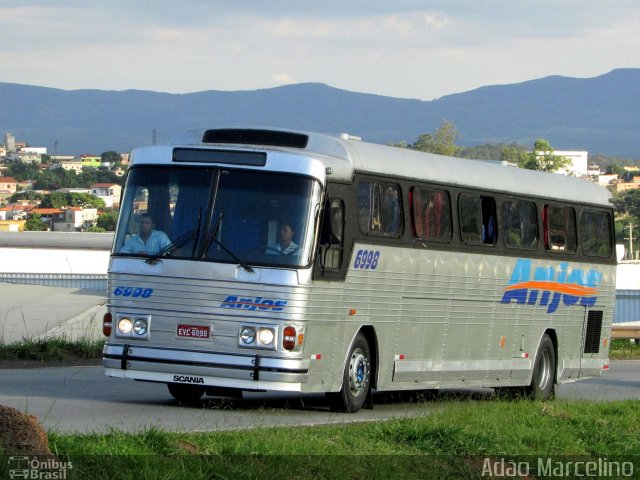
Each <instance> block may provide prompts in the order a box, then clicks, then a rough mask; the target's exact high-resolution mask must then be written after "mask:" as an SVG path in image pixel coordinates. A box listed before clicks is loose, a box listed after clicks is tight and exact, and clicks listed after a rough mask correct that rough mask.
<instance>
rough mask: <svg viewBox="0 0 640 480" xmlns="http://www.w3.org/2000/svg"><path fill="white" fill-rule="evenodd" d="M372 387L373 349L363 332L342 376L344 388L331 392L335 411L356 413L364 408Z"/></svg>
mask: <svg viewBox="0 0 640 480" xmlns="http://www.w3.org/2000/svg"><path fill="white" fill-rule="evenodd" d="M370 389H371V350H370V348H369V343H368V342H367V339H366V338H365V336H364V335H363V334H362V333H358V335H356V338H355V340H354V341H353V344H352V345H351V348H350V349H349V355H348V357H347V361H346V364H345V366H344V373H343V376H342V389H341V390H340V391H339V392H337V393H330V394H329V399H330V403H331V408H332V410H334V411H340V412H346V413H354V412H357V411H358V410H360V409H361V408H362V406H363V405H364V403H365V401H366V400H367V396H368V395H369V393H370Z"/></svg>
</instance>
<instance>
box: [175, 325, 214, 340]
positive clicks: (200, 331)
mask: <svg viewBox="0 0 640 480" xmlns="http://www.w3.org/2000/svg"><path fill="white" fill-rule="evenodd" d="M177 334H178V336H179V337H186V338H209V335H210V330H209V327H203V326H201V325H178V330H177Z"/></svg>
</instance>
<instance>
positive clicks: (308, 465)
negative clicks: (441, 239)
mask: <svg viewBox="0 0 640 480" xmlns="http://www.w3.org/2000/svg"><path fill="white" fill-rule="evenodd" d="M212 414H214V412H212ZM347 418H348V417H345V419H347ZM49 439H50V445H51V448H52V450H53V451H54V453H55V454H56V455H57V457H58V458H59V459H60V460H65V459H66V460H69V461H71V462H72V463H73V465H74V467H73V470H72V471H71V472H69V473H72V474H73V475H72V476H70V477H69V478H87V479H94V478H96V479H102V478H104V479H107V478H118V479H120V478H131V479H134V478H135V479H137V478H166V479H174V478H175V479H180V478H221V479H227V478H228V479H231V478H233V479H237V478H240V479H243V478H247V479H248V478H267V479H269V478H278V479H289V478H291V479H301V480H302V479H315V478H321V479H334V478H335V479H345V478H349V479H384V480H389V479H395V478H408V479H413V478H480V472H481V470H482V468H483V465H484V462H485V459H487V458H488V459H498V460H499V459H500V458H506V459H507V460H509V459H512V458H516V459H519V460H518V461H521V460H526V459H531V458H532V457H543V458H547V457H551V458H554V459H563V460H564V461H566V460H567V458H569V457H580V458H582V459H598V458H602V457H607V458H608V459H609V460H612V459H615V458H619V456H623V455H626V456H627V457H625V458H624V460H625V461H635V462H636V466H637V470H636V471H640V409H639V408H638V407H637V402H635V401H616V402H607V403H595V402H586V401H585V402H576V401H557V402H547V403H541V402H529V401H524V400H520V401H512V402H510V401H496V400H491V401H472V400H469V401H446V400H445V401H438V402H436V403H435V404H434V403H433V402H429V403H426V404H425V414H424V415H423V416H421V417H418V418H412V419H402V420H390V421H379V422H372V423H364V424H363V423H357V424H344V425H330V426H316V427H297V428H294V427H274V428H258V429H254V430H242V431H228V432H210V433H165V432H161V431H159V430H157V429H153V428H152V429H149V430H146V431H142V432H139V433H135V434H125V433H122V432H119V431H115V430H114V431H112V432H110V433H108V434H106V435H60V434H57V433H55V432H50V433H49ZM632 455H635V456H636V457H630V456H632ZM535 462H537V459H536V460H534V463H535ZM76 475H77V476H76Z"/></svg>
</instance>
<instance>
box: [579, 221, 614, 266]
mask: <svg viewBox="0 0 640 480" xmlns="http://www.w3.org/2000/svg"><path fill="white" fill-rule="evenodd" d="M580 238H581V243H582V251H583V253H584V254H585V255H587V256H590V257H610V256H611V253H612V251H613V247H612V238H613V235H612V228H611V216H610V215H609V214H608V213H607V212H603V211H597V210H584V211H583V212H582V214H581V215H580Z"/></svg>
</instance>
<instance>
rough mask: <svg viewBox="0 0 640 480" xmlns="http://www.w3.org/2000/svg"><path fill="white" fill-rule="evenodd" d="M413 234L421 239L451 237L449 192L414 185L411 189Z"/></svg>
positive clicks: (446, 238)
mask: <svg viewBox="0 0 640 480" xmlns="http://www.w3.org/2000/svg"><path fill="white" fill-rule="evenodd" d="M409 199H410V206H411V222H412V225H413V235H414V237H416V238H419V239H421V240H443V241H449V240H450V239H451V207H450V201H449V193H448V192H446V191H444V190H433V189H430V188H421V187H413V188H412V189H411V190H410V191H409Z"/></svg>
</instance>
